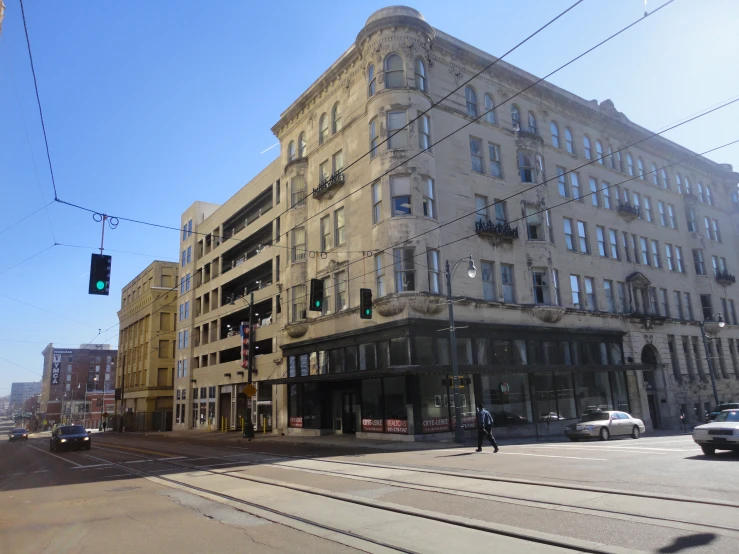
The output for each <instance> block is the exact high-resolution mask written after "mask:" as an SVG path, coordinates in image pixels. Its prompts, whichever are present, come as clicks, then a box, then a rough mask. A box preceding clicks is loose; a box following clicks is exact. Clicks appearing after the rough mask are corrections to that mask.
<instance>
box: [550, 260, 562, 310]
mask: <svg viewBox="0 0 739 554" xmlns="http://www.w3.org/2000/svg"><path fill="white" fill-rule="evenodd" d="M552 286H553V287H554V302H555V304H556V305H557V306H561V305H562V296H561V295H560V292H559V270H557V269H552Z"/></svg>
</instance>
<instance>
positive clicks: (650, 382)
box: [641, 344, 660, 429]
mask: <svg viewBox="0 0 739 554" xmlns="http://www.w3.org/2000/svg"><path fill="white" fill-rule="evenodd" d="M641 363H643V364H645V365H648V366H651V367H652V369H649V370H646V369H645V370H644V371H643V372H642V373H643V374H644V387H645V388H646V390H647V403H648V405H649V417H650V418H651V419H652V425H654V428H655V429H658V428H659V427H660V420H659V409H658V398H657V396H658V393H657V371H658V369H657V368H658V366H659V364H660V357H659V352H658V351H657V349H656V348H655V347H654V345H652V344H645V345H644V348H642V350H641Z"/></svg>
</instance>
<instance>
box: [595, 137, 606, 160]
mask: <svg viewBox="0 0 739 554" xmlns="http://www.w3.org/2000/svg"><path fill="white" fill-rule="evenodd" d="M595 155H596V156H598V163H599V164H600V165H603V164H604V160H603V144H602V143H601V142H600V141H599V140H596V141H595Z"/></svg>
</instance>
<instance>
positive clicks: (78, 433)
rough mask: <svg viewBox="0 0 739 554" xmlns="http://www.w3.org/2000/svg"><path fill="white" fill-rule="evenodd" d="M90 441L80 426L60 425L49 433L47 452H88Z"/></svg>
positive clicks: (87, 434)
mask: <svg viewBox="0 0 739 554" xmlns="http://www.w3.org/2000/svg"><path fill="white" fill-rule="evenodd" d="M90 446H92V440H91V439H90V435H89V433H88V432H87V431H85V428H84V427H82V425H60V426H59V427H57V428H55V429H54V430H53V431H52V432H51V439H49V450H50V451H51V452H59V451H62V450H90Z"/></svg>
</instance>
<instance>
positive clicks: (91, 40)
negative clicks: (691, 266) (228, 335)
mask: <svg viewBox="0 0 739 554" xmlns="http://www.w3.org/2000/svg"><path fill="white" fill-rule="evenodd" d="M573 1H574V0H516V1H515V2H513V1H504V0H496V1H495V2H479V3H477V4H470V5H468V6H467V7H466V8H464V7H463V6H462V5H461V4H459V5H456V4H453V3H449V2H448V1H447V0H433V1H432V0H428V1H425V0H423V1H418V2H415V3H412V4H409V5H411V6H413V7H415V8H416V9H418V10H420V11H421V12H422V13H423V14H424V16H425V17H426V19H427V21H428V22H429V23H430V24H431V25H433V26H435V27H437V28H439V29H442V30H443V31H445V32H447V33H450V34H451V35H453V36H455V37H458V38H460V39H461V40H464V41H466V42H468V43H470V44H472V45H474V46H476V47H478V48H480V49H482V50H484V51H486V52H490V53H491V54H494V55H500V54H502V53H503V52H505V51H506V50H508V49H509V48H510V47H511V46H513V45H514V44H515V43H517V42H518V41H520V40H521V39H522V38H524V37H525V36H526V35H528V34H529V33H530V32H532V31H533V30H534V29H535V28H537V27H539V26H540V25H541V24H543V23H544V22H545V21H547V20H548V19H550V18H551V17H553V16H554V15H555V14H557V13H559V12H560V11H562V10H563V9H564V8H565V7H566V6H567V5H569V4H571V3H572V2H573ZM5 3H6V5H7V10H6V17H5V22H4V24H3V33H2V35H3V36H2V39H0V191H2V201H1V202H0V231H2V230H3V229H5V228H6V227H7V226H8V225H10V224H11V223H13V222H15V221H17V220H18V219H19V218H21V217H23V216H25V215H27V214H30V213H32V212H33V211H34V210H37V209H39V208H40V207H41V206H42V205H43V200H42V194H43V198H45V199H46V201H47V202H48V201H49V200H50V199H51V198H53V193H52V187H51V180H50V177H49V170H48V166H47V163H46V154H45V152H44V147H43V137H42V134H41V126H40V123H39V118H38V112H37V109H36V100H35V97H34V94H33V84H32V79H31V73H30V68H29V62H28V54H27V52H26V45H25V39H24V37H23V26H22V21H21V15H20V4H19V0H5ZM661 3H662V2H661V1H660V2H656V1H655V0H649V2H648V9H654V8H656V7H657V6H658V5H660V4H661ZM386 5H389V4H387V3H383V2H378V1H376V0H365V1H364V2H346V1H341V2H339V1H331V2H321V1H317V2H292V1H290V2H285V1H283V2H245V1H243V2H242V1H236V0H231V1H221V2H213V3H209V2H195V1H194V0H184V1H183V0H179V1H176V2H175V1H173V0H157V1H156V2H148V1H143V0H139V1H133V2H112V1H107V2H45V1H44V2H42V1H41V0H26V5H25V7H26V16H27V20H28V26H29V32H30V36H31V44H32V48H33V55H34V61H35V64H36V73H37V77H38V81H39V88H40V94H41V101H42V105H43V109H44V116H45V119H46V126H47V131H48V136H49V146H50V149H51V157H52V163H53V165H54V171H55V176H56V182H57V186H58V189H59V195H60V197H61V198H63V199H65V200H68V201H71V202H77V203H80V204H83V205H86V206H92V207H94V208H95V209H98V210H100V211H105V212H106V213H112V214H117V215H124V216H128V217H134V218H140V219H145V220H150V221H155V222H160V223H163V224H168V225H172V226H175V227H176V226H178V225H179V218H180V214H181V213H182V212H183V211H184V209H185V208H187V207H188V206H189V205H190V204H191V203H192V202H193V201H195V200H205V201H209V202H216V203H221V202H223V201H224V200H226V199H227V198H229V197H230V196H231V195H232V194H234V193H235V192H236V190H238V188H239V187H240V186H242V185H243V184H244V183H246V182H247V181H249V179H250V178H251V177H252V176H253V175H254V174H256V173H257V172H258V171H259V170H260V169H261V168H263V167H264V166H265V165H266V164H267V163H269V162H270V161H271V160H272V159H273V158H274V157H275V156H276V155H277V153H278V152H277V149H273V150H270V151H269V152H267V153H266V154H260V152H262V151H263V150H264V149H265V148H267V147H269V146H271V145H272V144H274V143H275V142H276V139H275V137H274V136H273V135H272V133H271V132H270V127H271V126H272V125H273V124H274V123H275V122H276V121H277V120H278V118H279V114H280V113H281V111H282V110H284V109H285V108H286V107H287V106H288V105H289V104H290V103H291V102H292V101H293V100H294V99H295V98H296V97H297V96H298V95H299V94H300V93H301V92H302V91H303V90H305V89H306V87H308V86H309V85H310V84H311V83H312V82H313V81H314V80H315V79H316V78H317V77H318V76H319V75H320V74H321V73H322V72H323V71H324V70H325V69H326V68H327V67H328V66H329V65H330V64H331V63H333V62H334V61H335V60H336V59H337V58H338V56H339V55H341V53H342V52H344V50H346V48H348V47H349V45H350V44H351V43H352V42H353V41H354V39H355V37H356V34H357V32H358V31H359V30H360V29H361V27H362V26H363V24H364V22H365V20H366V18H367V17H368V16H369V15H370V14H371V13H372V12H373V11H374V10H376V9H379V8H381V7H384V6H386ZM450 6H454V7H455V9H450ZM643 11H644V3H643V0H586V1H585V2H584V3H583V4H582V5H581V6H579V7H577V8H576V9H575V10H574V11H573V12H571V13H570V14H568V15H567V16H566V17H565V18H563V19H562V20H561V21H559V22H558V23H556V24H555V26H554V27H552V28H550V29H548V30H547V31H545V32H544V33H543V34H542V35H540V36H539V37H537V38H535V39H534V40H533V41H531V42H529V43H528V44H526V45H525V46H524V47H522V48H521V49H520V50H518V51H516V52H515V53H514V54H512V55H511V56H510V57H509V58H507V60H508V61H510V62H511V63H513V64H515V65H518V66H520V67H522V68H523V69H525V70H527V71H530V72H531V73H533V74H535V75H544V74H546V73H548V72H549V71H551V70H552V69H554V68H555V67H557V66H558V65H560V64H561V63H563V62H565V61H567V60H569V59H570V58H571V57H574V56H575V55H577V54H579V53H580V52H581V51H583V50H585V49H586V48H588V47H590V46H591V45H593V44H595V43H596V42H598V41H599V40H601V39H602V38H605V37H606V36H607V35H609V34H611V33H612V32H614V31H616V30H618V29H620V28H621V27H622V26H624V25H626V24H627V23H629V22H630V21H633V20H634V19H636V18H638V17H640V16H641V15H642V14H643ZM738 27H739V2H737V1H736V0H701V1H700V2H696V1H693V0H677V1H676V2H675V3H673V4H672V5H671V6H669V7H667V8H666V9H665V10H663V11H661V12H660V13H659V14H656V15H655V16H654V17H651V18H648V19H647V21H645V22H643V23H641V24H639V25H638V26H636V27H635V28H634V29H633V30H631V31H629V32H628V33H627V34H625V35H622V36H621V37H619V38H618V39H616V40H615V41H614V42H613V43H610V44H608V45H607V46H605V47H603V48H600V49H598V50H597V51H596V52H594V53H593V54H590V55H589V56H588V57H586V58H585V59H583V60H581V61H579V62H577V63H576V64H574V65H572V66H571V67H569V68H567V69H566V70H564V71H563V72H561V73H559V74H557V75H555V76H554V77H553V78H552V79H551V81H552V82H553V83H555V84H557V85H559V86H561V87H563V88H565V89H567V90H570V91H572V92H574V93H575V94H578V95H580V96H582V97H584V98H586V99H592V98H595V99H598V100H604V99H606V98H611V99H612V100H613V101H614V102H615V104H616V108H617V109H619V110H620V111H623V112H624V113H625V114H626V115H627V116H628V117H629V118H630V119H631V120H633V121H635V122H637V123H639V124H641V125H643V126H645V127H647V128H650V129H654V130H656V129H659V128H662V127H665V126H667V125H668V124H670V123H673V122H676V121H677V120H679V119H683V118H684V117H686V116H689V115H692V114H694V113H696V112H698V111H701V110H702V109H704V108H707V107H710V106H713V105H715V104H717V103H719V102H721V101H723V100H726V99H729V98H732V97H736V96H738V95H739V71H737V65H736V59H737V54H738V53H739V34H737V33H736V32H735V30H736V29H737V28H738ZM11 65H12V68H13V72H14V75H15V85H14V81H13V79H12V77H11V72H10V66H11ZM16 85H17V93H18V96H19V98H20V106H21V108H22V113H23V116H21V111H20V110H19V106H18V100H17V99H16ZM24 122H25V123H24ZM737 122H739V105H734V106H733V107H731V108H727V109H725V110H723V111H722V112H719V113H716V114H715V115H712V116H709V117H707V118H705V119H703V120H700V121H697V122H695V123H692V124H689V125H687V126H685V127H684V128H680V129H678V130H676V131H673V132H671V133H670V134H669V135H668V137H669V138H671V139H672V140H675V141H677V142H678V143H680V144H682V145H684V146H686V147H688V148H690V149H692V150H694V151H702V150H706V149H708V148H711V147H713V146H717V145H719V144H722V143H724V142H728V141H730V140H732V139H736V138H739V130H737V129H736V128H737V125H736V123H737ZM26 127H27V128H28V137H29V138H28V139H27V137H26V131H25V128H26ZM29 141H30V147H29ZM711 158H713V159H715V160H716V161H720V162H725V163H731V164H733V165H734V167H735V169H738V168H739V147H736V146H735V147H732V148H727V149H725V150H722V151H720V152H717V153H715V154H714V155H712V156H711ZM34 160H35V162H34ZM37 175H38V177H37ZM42 191H43V192H42ZM48 213H49V217H50V219H51V225H52V226H53V232H54V234H55V235H56V241H57V242H60V243H68V244H75V245H81V246H88V247H94V246H96V245H98V244H99V242H100V225H99V224H96V223H94V222H93V220H92V218H91V216H90V214H86V213H83V212H80V211H77V210H74V209H71V208H67V207H64V206H61V205H58V204H57V205H52V206H50V207H49V209H48ZM53 242H54V239H53V238H52V232H51V230H50V226H49V220H48V219H47V216H46V214H45V212H44V211H41V212H39V213H37V214H36V215H34V216H33V217H31V218H29V219H28V220H26V221H24V222H23V223H21V224H20V225H18V226H16V227H14V228H13V229H10V230H8V231H6V232H4V233H2V234H0V260H1V261H0V294H5V295H8V296H11V297H13V298H15V299H17V300H21V301H24V302H27V303H30V304H33V305H34V306H38V307H42V308H45V309H47V310H50V311H52V312H55V313H56V314H61V315H65V316H66V317H67V318H70V319H72V320H74V321H70V319H64V318H62V317H58V316H56V315H52V314H49V313H45V312H43V311H40V310H38V309H35V308H32V307H29V306H25V305H22V304H19V303H18V302H15V301H12V300H10V299H8V298H5V297H2V296H0V357H1V358H5V359H6V360H9V361H11V362H14V363H16V364H19V365H21V366H24V367H25V368H28V369H29V370H32V371H35V372H38V373H40V372H41V367H42V366H41V364H42V358H41V350H42V349H43V348H44V346H45V345H46V344H47V343H49V342H54V343H58V344H62V345H79V344H80V343H83V342H88V341H90V340H91V339H92V338H93V337H94V336H95V335H96V334H97V332H98V329H99V328H102V329H106V328H108V327H110V326H112V325H114V324H115V323H117V321H118V320H117V315H116V312H117V310H118V308H119V306H120V289H121V287H122V286H123V285H124V284H125V283H127V282H128V281H129V280H130V279H131V278H133V277H134V276H135V275H137V274H138V273H139V272H140V271H141V270H142V269H143V268H144V267H145V266H146V265H147V264H149V263H150V262H151V261H152V260H153V259H155V258H158V259H169V260H176V259H177V256H178V246H179V243H178V233H177V232H175V231H166V230H157V229H153V228H150V227H142V226H138V225H134V224H128V223H122V224H121V225H120V226H119V227H118V229H116V230H115V231H111V232H107V233H106V246H107V247H108V248H111V249H116V250H125V251H128V252H136V253H137V254H124V253H120V252H109V253H111V254H112V255H113V256H114V258H113V278H112V283H111V295H110V297H109V298H104V297H93V296H88V294H87V278H88V269H89V257H90V253H91V252H92V251H93V250H92V249H91V248H90V249H75V248H66V247H55V248H52V249H51V250H49V251H47V252H44V253H43V254H41V255H39V256H38V257H36V258H34V259H33V260H31V261H29V262H27V263H24V264H22V265H20V266H19V267H17V268H14V269H11V270H9V271H5V270H6V269H7V268H8V267H10V266H12V265H14V264H15V263H17V262H20V261H22V260H24V259H26V258H28V257H29V256H31V255H33V254H36V253H38V252H40V251H41V250H43V249H44V248H46V247H48V246H50V245H52V244H53ZM117 331H118V328H117V327H115V328H113V329H112V330H111V331H110V332H108V333H104V334H103V335H102V337H100V338H101V339H106V342H110V343H113V344H116V343H117ZM98 340H100V339H98ZM36 378H38V375H34V374H33V373H31V372H29V371H26V370H24V369H21V368H19V367H17V366H14V365H11V364H10V363H8V362H7V361H5V360H3V359H0V395H4V394H7V393H8V392H9V389H10V383H11V382H13V381H25V380H34V379H36Z"/></svg>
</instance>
